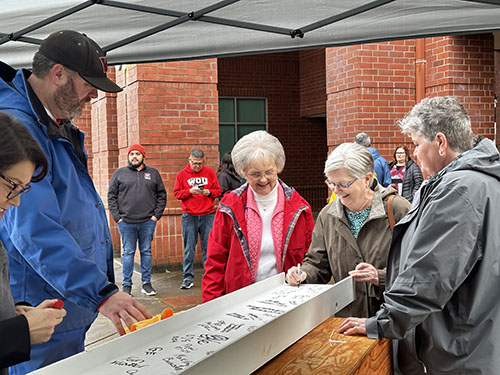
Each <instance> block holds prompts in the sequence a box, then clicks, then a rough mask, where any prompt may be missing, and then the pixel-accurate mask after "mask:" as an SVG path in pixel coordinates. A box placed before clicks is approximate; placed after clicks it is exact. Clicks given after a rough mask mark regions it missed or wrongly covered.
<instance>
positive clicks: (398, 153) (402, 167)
mask: <svg viewBox="0 0 500 375" xmlns="http://www.w3.org/2000/svg"><path fill="white" fill-rule="evenodd" d="M389 168H390V170H391V180H392V185H393V186H394V188H395V189H396V190H397V191H398V192H399V194H400V195H401V196H403V198H406V199H407V200H408V201H409V202H410V203H411V202H412V201H413V196H414V195H415V193H416V192H417V190H418V189H419V188H420V185H422V182H423V181H424V178H423V176H422V172H421V171H420V167H419V166H418V164H417V163H415V162H414V161H413V160H412V158H411V157H410V152H409V150H408V147H406V146H405V145H401V146H398V147H397V148H396V150H395V151H394V154H393V161H392V162H391V163H390V164H389Z"/></svg>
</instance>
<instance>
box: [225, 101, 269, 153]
mask: <svg viewBox="0 0 500 375" xmlns="http://www.w3.org/2000/svg"><path fill="white" fill-rule="evenodd" d="M266 120H267V113H266V99H264V98H219V152H220V157H221V158H222V155H224V154H225V153H226V152H228V151H231V150H232V148H233V146H234V145H235V143H236V142H238V140H239V139H240V138H241V137H243V136H244V135H246V134H248V133H251V132H253V131H255V130H266V128H267V121H266Z"/></svg>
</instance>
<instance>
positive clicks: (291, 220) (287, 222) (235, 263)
mask: <svg viewBox="0 0 500 375" xmlns="http://www.w3.org/2000/svg"><path fill="white" fill-rule="evenodd" d="M279 183H280V184H281V186H282V187H283V191H284V194H285V214H284V221H283V225H284V230H283V247H284V250H283V257H284V262H283V264H284V267H283V272H286V271H288V269H289V268H290V267H292V266H295V265H297V263H302V260H303V259H304V255H305V254H306V252H307V250H308V249H309V244H310V243H311V236H312V231H313V228H314V221H313V216H312V210H311V206H310V205H309V203H307V201H306V200H305V199H304V198H302V197H301V196H300V194H299V193H297V191H295V189H293V188H290V187H288V186H287V185H285V184H284V183H283V182H282V181H281V180H279ZM248 190H249V189H248V184H245V185H243V186H241V187H240V188H238V189H236V190H233V191H232V192H230V193H226V194H225V195H224V198H222V200H221V202H220V203H219V208H218V209H217V212H216V213H215V219H214V226H213V229H212V231H211V232H210V236H209V238H208V248H207V261H206V262H205V274H204V275H203V279H202V283H201V288H202V297H203V302H207V301H210V300H212V299H214V298H217V297H220V296H221V295H224V294H227V293H231V292H233V291H235V290H238V289H240V288H243V287H245V286H248V285H250V284H251V272H250V257H249V250H248V242H247V238H248V237H247V233H248V232H247V227H246V222H245V208H246V202H247V194H248Z"/></svg>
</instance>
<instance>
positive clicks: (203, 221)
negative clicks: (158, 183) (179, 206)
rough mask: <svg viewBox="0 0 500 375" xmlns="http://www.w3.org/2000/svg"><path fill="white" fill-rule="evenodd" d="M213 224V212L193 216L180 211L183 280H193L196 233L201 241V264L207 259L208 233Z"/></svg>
mask: <svg viewBox="0 0 500 375" xmlns="http://www.w3.org/2000/svg"><path fill="white" fill-rule="evenodd" d="M213 225H214V214H213V213H211V214H208V215H203V216H194V215H190V214H187V213H185V212H183V213H182V238H183V239H184V259H183V261H182V271H183V272H184V273H183V275H182V279H183V280H191V281H193V280H194V270H193V268H194V267H193V263H194V252H195V250H196V243H197V242H198V233H199V234H200V241H201V255H202V258H203V265H205V261H206V260H207V244H208V234H209V233H210V231H211V230H212V226H213Z"/></svg>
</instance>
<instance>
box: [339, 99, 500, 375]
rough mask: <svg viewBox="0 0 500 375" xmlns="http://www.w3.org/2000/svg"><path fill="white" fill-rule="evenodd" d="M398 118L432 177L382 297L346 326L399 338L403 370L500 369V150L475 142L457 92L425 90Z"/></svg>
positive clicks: (407, 223) (398, 237)
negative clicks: (373, 310)
mask: <svg viewBox="0 0 500 375" xmlns="http://www.w3.org/2000/svg"><path fill="white" fill-rule="evenodd" d="M400 127H401V130H402V132H403V133H405V134H409V135H410V136H411V138H412V140H413V143H414V144H415V151H414V155H415V157H416V158H417V159H418V161H419V163H420V165H421V166H422V171H423V172H424V173H425V174H427V173H428V174H431V175H432V177H431V178H430V179H429V181H428V182H427V183H426V184H425V185H424V186H422V188H421V189H420V200H419V201H414V202H413V205H412V210H411V211H410V212H409V213H408V215H407V216H406V217H405V218H403V220H401V221H400V222H399V223H398V224H397V225H396V227H395V228H394V241H393V243H392V247H391V251H390V256H389V261H388V267H387V287H386V292H385V294H384V300H385V302H384V304H383V305H382V306H381V309H380V310H379V311H378V312H377V314H376V316H373V317H371V318H368V319H358V318H348V319H346V320H345V321H344V323H343V324H342V325H341V326H340V327H339V332H341V333H342V332H343V333H345V334H347V335H352V334H363V335H366V334H367V335H368V337H370V338H379V337H387V338H392V339H397V340H399V341H396V343H397V345H396V348H395V351H394V358H395V359H396V360H397V362H396V366H395V371H396V374H405V375H406V374H412V375H413V374H424V373H427V374H430V375H435V374H445V373H446V374H486V375H494V374H498V369H499V368H500V301H499V300H498V298H495V297H494V296H496V294H497V292H498V285H499V282H500V276H499V272H498V264H500V252H499V251H498V246H499V245H498V244H499V243H500V232H499V231H498V210H497V209H496V208H497V207H500V154H499V152H498V150H497V149H496V147H495V145H494V143H493V142H491V141H490V140H488V139H485V140H483V141H481V142H480V143H479V145H477V146H476V147H475V148H474V149H472V150H469V149H470V148H471V147H472V145H471V142H472V131H471V124H470V119H469V116H468V115H467V112H466V110H465V109H464V107H463V106H462V105H461V104H460V103H459V102H458V100H457V99H456V98H454V97H435V98H426V99H423V100H422V101H421V102H420V103H418V104H417V105H415V107H413V109H412V110H411V112H410V113H409V114H408V115H407V116H406V117H405V118H404V119H403V120H402V121H401V123H400ZM468 150H469V151H468ZM424 366H425V368H424Z"/></svg>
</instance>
